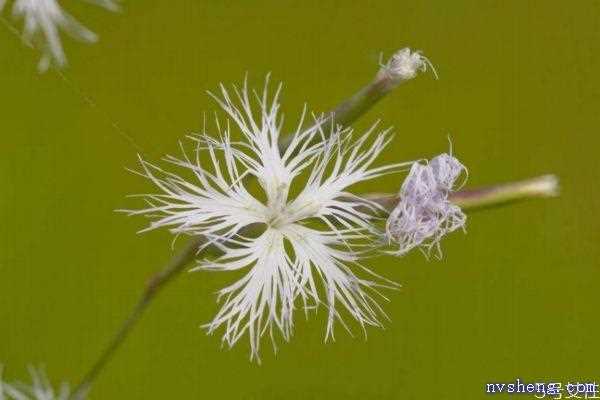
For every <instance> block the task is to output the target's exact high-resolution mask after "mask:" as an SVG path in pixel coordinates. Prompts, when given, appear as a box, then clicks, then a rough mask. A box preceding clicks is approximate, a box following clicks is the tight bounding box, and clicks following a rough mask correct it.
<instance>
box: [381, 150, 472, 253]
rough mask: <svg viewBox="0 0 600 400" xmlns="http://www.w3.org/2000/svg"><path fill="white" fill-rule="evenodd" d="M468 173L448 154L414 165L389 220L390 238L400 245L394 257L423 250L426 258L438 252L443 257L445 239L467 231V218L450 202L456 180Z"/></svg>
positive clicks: (388, 231) (387, 228) (387, 229)
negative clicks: (416, 249)
mask: <svg viewBox="0 0 600 400" xmlns="http://www.w3.org/2000/svg"><path fill="white" fill-rule="evenodd" d="M466 172H467V169H466V168H465V166H464V165H462V164H461V163H460V161H458V160H457V159H456V158H454V157H453V156H452V155H449V154H445V153H444V154H440V155H439V156H437V157H435V158H433V159H432V160H431V161H429V162H426V161H425V162H415V163H414V164H413V166H412V168H411V169H410V172H409V173H408V176H407V177H406V180H405V181H404V183H403V184H402V188H401V189H400V201H399V202H398V205H397V206H396V208H395V209H394V210H393V211H392V212H391V213H390V216H389V218H388V220H387V225H386V232H387V237H388V239H389V241H390V242H394V243H395V244H397V246H398V249H397V250H396V251H394V252H393V254H395V255H404V254H406V253H407V252H409V251H410V250H412V249H413V248H415V247H420V248H421V250H423V252H424V254H425V255H429V254H430V253H431V251H432V250H435V251H436V255H437V256H438V257H441V249H440V241H441V239H442V237H443V236H444V235H446V234H447V233H450V232H452V231H455V230H456V229H458V228H464V225H465V222H466V219H467V217H466V215H465V214H464V213H463V212H462V210H461V209H460V207H458V206H457V205H455V204H452V203H451V202H450V201H449V200H448V195H449V194H450V192H452V191H453V189H454V188H455V184H456V180H457V179H458V178H459V176H461V175H462V174H463V173H464V174H465V176H466Z"/></svg>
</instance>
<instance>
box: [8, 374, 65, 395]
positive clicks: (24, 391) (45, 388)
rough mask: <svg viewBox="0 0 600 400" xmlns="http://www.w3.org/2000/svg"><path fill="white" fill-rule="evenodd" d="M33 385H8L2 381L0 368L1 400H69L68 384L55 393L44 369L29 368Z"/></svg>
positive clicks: (18, 383) (19, 383)
mask: <svg viewBox="0 0 600 400" xmlns="http://www.w3.org/2000/svg"><path fill="white" fill-rule="evenodd" d="M29 374H30V375H31V383H30V384H25V383H21V382H16V383H7V382H5V381H4V380H3V379H2V367H1V366H0V400H69V397H70V390H69V386H68V385H67V384H66V383H63V384H62V385H61V386H60V389H59V390H58V391H55V390H54V388H53V387H52V384H51V383H50V381H49V380H48V378H47V376H46V373H45V372H44V370H43V369H42V368H39V369H36V368H33V367H29Z"/></svg>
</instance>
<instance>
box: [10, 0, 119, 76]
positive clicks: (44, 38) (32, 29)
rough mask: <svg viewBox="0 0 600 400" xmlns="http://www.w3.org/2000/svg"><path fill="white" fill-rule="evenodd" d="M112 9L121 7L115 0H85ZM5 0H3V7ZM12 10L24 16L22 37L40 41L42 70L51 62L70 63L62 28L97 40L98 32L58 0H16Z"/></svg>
mask: <svg viewBox="0 0 600 400" xmlns="http://www.w3.org/2000/svg"><path fill="white" fill-rule="evenodd" d="M86 1H87V2H88V3H93V4H96V5H98V6H101V7H104V8H106V9H108V10H111V11H116V10H118V8H119V7H118V3H117V2H116V1H115V0H86ZM5 3H6V0H0V11H2V9H3V8H4V6H5ZM12 14H13V16H14V17H15V18H22V19H23V39H24V40H25V41H26V42H27V43H34V42H35V43H41V44H40V46H41V49H42V58H41V60H40V62H39V64H38V69H39V70H40V72H44V71H46V70H47V69H48V68H49V67H50V66H51V65H52V64H54V65H56V66H57V67H59V68H60V67H63V66H65V65H66V63H67V58H66V56H65V53H64V50H63V47H62V43H61V40H60V33H59V32H60V31H61V30H62V31H65V32H67V33H68V34H69V35H71V36H72V37H74V38H75V39H78V40H81V41H83V42H89V43H93V42H96V41H97V40H98V37H97V36H96V34H95V33H94V32H92V31H90V30H89V29H87V28H86V27H85V26H83V25H82V24H81V23H79V22H78V21H77V20H76V19H75V18H74V17H73V16H71V15H70V14H69V13H67V12H66V11H65V10H63V8H62V7H61V6H60V4H59V3H58V1H57V0H14V1H13V6H12Z"/></svg>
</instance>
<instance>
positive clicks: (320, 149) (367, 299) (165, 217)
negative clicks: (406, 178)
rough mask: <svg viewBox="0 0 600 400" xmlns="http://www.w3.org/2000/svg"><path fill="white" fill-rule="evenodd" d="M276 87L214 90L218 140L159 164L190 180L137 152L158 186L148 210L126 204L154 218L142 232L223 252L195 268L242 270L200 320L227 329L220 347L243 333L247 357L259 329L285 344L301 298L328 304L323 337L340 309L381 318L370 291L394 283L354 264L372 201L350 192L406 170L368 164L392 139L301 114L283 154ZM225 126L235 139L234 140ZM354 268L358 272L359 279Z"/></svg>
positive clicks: (363, 318) (308, 304)
mask: <svg viewBox="0 0 600 400" xmlns="http://www.w3.org/2000/svg"><path fill="white" fill-rule="evenodd" d="M280 89H281V85H279V87H278V88H277V90H276V91H275V94H274V96H273V98H272V99H271V100H270V99H269V94H268V79H267V84H266V85H265V88H264V90H263V92H262V94H259V93H256V92H254V94H253V96H252V95H251V93H249V91H248V88H247V85H246V83H244V86H243V87H242V88H241V89H238V88H237V87H235V86H234V93H233V95H232V94H230V93H229V91H228V90H226V89H225V87H223V86H222V85H221V93H220V95H219V96H214V95H211V96H213V97H214V99H215V100H216V101H217V103H218V104H219V105H220V106H221V108H222V109H223V110H224V111H225V112H226V114H227V115H228V117H229V120H228V121H227V123H222V122H219V121H218V119H217V123H216V126H217V133H218V137H216V138H215V137H212V136H209V135H207V134H206V133H203V134H201V135H198V136H195V137H193V138H192V139H193V140H194V141H195V143H196V151H195V155H194V157H189V156H188V154H187V153H186V152H185V151H183V156H182V158H175V157H170V156H169V157H167V159H166V160H167V161H168V162H170V163H171V164H174V165H176V166H178V167H181V168H182V169H183V170H185V171H187V172H188V173H191V174H192V176H193V179H186V178H184V177H182V176H180V175H177V174H174V173H172V172H167V171H164V170H162V169H160V168H159V167H157V166H155V165H152V164H150V163H148V162H147V161H144V160H142V159H141V158H140V162H141V165H142V168H143V171H142V172H141V174H142V175H143V176H145V177H146V178H148V179H149V180H151V181H152V182H153V183H154V184H155V185H156V187H157V188H158V189H159V191H160V193H158V194H151V195H145V196H144V197H145V199H146V201H147V203H148V207H147V208H144V209H142V210H137V211H130V214H144V215H148V216H151V217H152V218H153V219H154V221H153V222H152V223H151V224H150V226H149V228H148V229H155V228H160V227H167V228H170V229H171V231H172V232H174V233H176V234H180V233H185V234H190V235H203V236H204V237H206V238H207V240H208V243H207V245H209V244H211V245H216V246H218V247H219V248H220V249H221V250H222V252H223V255H221V256H220V257H218V258H217V259H216V260H203V261H201V262H200V263H199V265H198V267H197V268H196V269H204V270H213V271H234V270H245V271H247V273H246V275H244V276H243V277H242V278H241V279H240V280H239V281H237V282H235V283H233V284H232V285H231V286H228V287H226V288H224V289H222V290H220V291H219V297H220V298H222V299H224V300H223V305H222V307H221V309H220V310H219V311H218V313H217V315H216V316H215V318H214V319H213V320H212V321H211V322H210V323H208V324H206V325H205V327H206V328H207V329H208V332H209V333H210V332H214V331H215V330H217V329H218V328H221V327H224V335H223V341H224V342H225V343H227V344H228V345H229V346H232V345H233V344H235V343H236V342H237V341H238V339H240V337H242V335H244V334H248V336H249V338H250V346H251V358H258V353H259V345H260V339H261V337H262V336H263V335H264V334H265V333H268V334H269V336H270V337H271V338H272V339H273V344H275V343H274V334H275V332H276V331H279V332H280V334H281V336H282V337H283V338H284V339H285V340H289V338H290V336H291V334H292V331H293V321H294V320H293V314H294V311H295V309H296V307H298V303H300V304H302V306H303V308H304V309H305V310H308V309H311V308H315V307H316V306H318V305H324V306H325V307H326V309H327V310H328V313H329V318H328V323H327V329H326V339H327V338H329V337H332V336H333V326H334V321H335V320H340V321H342V314H341V313H340V308H343V309H345V310H346V312H348V313H349V314H350V315H351V316H352V317H354V319H356V320H357V321H358V323H359V324H360V326H361V327H363V329H364V328H365V326H366V325H374V326H380V325H381V324H380V316H382V315H385V314H384V313H383V311H382V309H381V308H380V306H379V305H378V303H377V302H376V299H375V297H376V296H378V295H379V292H378V291H377V288H378V287H381V286H386V285H388V284H391V282H389V281H384V280H383V279H378V277H377V276H376V275H374V274H373V273H372V272H370V271H369V270H367V269H366V268H364V267H362V266H361V265H360V264H359V259H360V258H361V256H362V255H363V253H364V252H365V249H366V248H369V247H372V243H373V241H374V239H375V236H376V230H375V228H374V226H373V224H372V216H373V214H374V212H375V211H377V210H379V206H378V205H376V204H375V203H373V202H371V201H369V200H366V199H362V198H360V197H358V196H356V195H353V194H351V193H350V192H348V188H349V187H350V186H352V185H354V184H356V183H358V182H362V181H366V180H370V179H373V178H377V177H380V176H382V175H384V174H388V173H392V172H397V171H400V170H404V169H406V167H407V165H409V164H408V163H400V164H393V165H385V166H380V167H374V166H372V164H373V163H374V161H375V159H376V157H377V156H378V155H379V153H381V152H382V150H383V149H384V148H385V147H386V146H387V144H388V143H389V142H390V140H391V137H390V134H389V131H388V130H384V131H382V132H379V133H375V130H376V126H373V127H372V128H371V129H370V130H369V131H368V132H367V133H365V134H364V135H362V136H359V137H357V138H354V137H353V134H352V132H351V131H350V130H348V129H342V128H335V127H325V126H323V124H322V123H321V120H320V119H317V121H316V123H315V124H313V125H312V126H310V127H309V128H304V127H303V126H304V120H305V116H306V109H305V110H304V112H303V113H302V117H301V118H300V122H299V124H298V128H297V129H296V131H295V132H294V133H293V135H292V139H291V140H290V142H289V146H288V147H287V149H285V150H283V151H281V150H280V148H279V145H278V144H279V141H280V136H281V130H282V117H281V116H280V115H279V101H278V99H279V93H280ZM251 97H253V98H255V99H256V102H255V104H254V102H253V101H251ZM231 125H234V126H235V127H236V128H237V130H238V131H239V133H241V135H242V140H241V141H233V140H232V138H231V136H232V133H233V132H232V128H231ZM326 128H328V129H326ZM370 136H374V138H372V139H373V140H371V141H369V139H370ZM247 177H254V178H256V179H257V181H258V184H259V186H260V189H261V191H262V196H259V195H254V194H251V192H250V190H249V188H248V186H247V183H246V181H245V178H247ZM293 187H296V188H297V190H295V192H294V190H293ZM290 193H297V194H295V195H291V194H290ZM249 225H254V226H259V227H260V234H257V235H254V236H250V235H245V234H243V232H242V229H243V228H245V227H247V226H249ZM358 271H366V272H367V275H366V277H359V276H358V275H357V272H358ZM385 282H388V283H387V284H386V283H385ZM342 323H343V321H342ZM344 326H346V325H345V324H344Z"/></svg>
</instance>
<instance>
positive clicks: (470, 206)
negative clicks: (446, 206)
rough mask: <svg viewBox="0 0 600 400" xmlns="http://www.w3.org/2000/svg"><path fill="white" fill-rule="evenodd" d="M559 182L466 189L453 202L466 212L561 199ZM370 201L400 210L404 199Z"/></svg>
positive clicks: (547, 179)
mask: <svg viewBox="0 0 600 400" xmlns="http://www.w3.org/2000/svg"><path fill="white" fill-rule="evenodd" d="M558 190H559V188H558V178H557V177H556V176H554V175H542V176H538V177H535V178H530V179H525V180H521V181H514V182H508V183H502V184H498V185H491V186H485V187H480V188H475V189H465V190H460V191H457V192H454V193H451V194H450V196H449V199H450V201H451V202H452V203H454V204H456V205H457V206H459V207H460V208H462V209H463V210H465V211H473V210H478V209H482V208H488V207H495V206H500V205H504V204H508V203H512V202H515V201H520V200H527V199H533V198H543V197H554V196H557V195H558ZM365 197H366V198H368V199H370V200H373V201H375V202H376V203H378V204H379V205H381V206H383V207H384V208H385V209H386V210H388V211H391V210H393V209H394V208H395V207H396V204H398V201H399V200H400V197H399V196H398V195H395V194H389V193H387V194H386V193H371V194H368V195H365Z"/></svg>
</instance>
